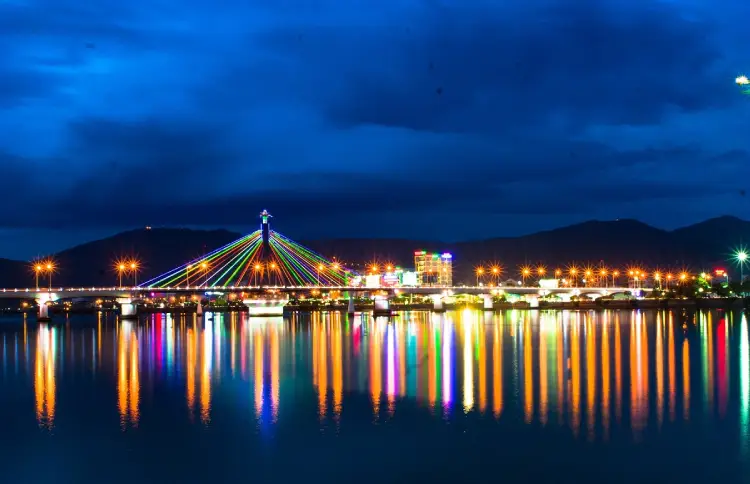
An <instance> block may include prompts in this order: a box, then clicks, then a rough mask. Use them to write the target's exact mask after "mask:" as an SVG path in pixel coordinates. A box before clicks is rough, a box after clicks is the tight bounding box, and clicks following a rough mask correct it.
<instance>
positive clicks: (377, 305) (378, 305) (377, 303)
mask: <svg viewBox="0 0 750 484" xmlns="http://www.w3.org/2000/svg"><path fill="white" fill-rule="evenodd" d="M373 304H374V307H373V310H372V315H373V316H374V317H376V318H377V317H378V316H385V317H391V301H390V299H388V297H386V296H375V297H374V299H373Z"/></svg>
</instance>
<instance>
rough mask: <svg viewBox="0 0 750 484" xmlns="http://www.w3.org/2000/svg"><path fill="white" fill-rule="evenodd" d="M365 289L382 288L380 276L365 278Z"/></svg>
mask: <svg viewBox="0 0 750 484" xmlns="http://www.w3.org/2000/svg"><path fill="white" fill-rule="evenodd" d="M365 287H380V276H379V275H378V274H375V275H370V276H367V277H365Z"/></svg>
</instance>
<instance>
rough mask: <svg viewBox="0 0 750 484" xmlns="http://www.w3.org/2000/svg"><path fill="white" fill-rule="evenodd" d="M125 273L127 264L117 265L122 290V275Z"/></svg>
mask: <svg viewBox="0 0 750 484" xmlns="http://www.w3.org/2000/svg"><path fill="white" fill-rule="evenodd" d="M123 272H125V264H123V263H120V264H118V265H117V275H118V276H119V281H120V288H122V273H123Z"/></svg>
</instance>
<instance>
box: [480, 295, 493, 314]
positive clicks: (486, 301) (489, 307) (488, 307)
mask: <svg viewBox="0 0 750 484" xmlns="http://www.w3.org/2000/svg"><path fill="white" fill-rule="evenodd" d="M480 297H481V298H482V302H483V308H484V310H485V311H494V310H495V301H493V300H492V296H491V295H490V294H482V295H481V296H480Z"/></svg>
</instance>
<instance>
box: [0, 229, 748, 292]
mask: <svg viewBox="0 0 750 484" xmlns="http://www.w3.org/2000/svg"><path fill="white" fill-rule="evenodd" d="M488 230H491V229H490V228H488ZM241 236H242V234H239V233H236V232H230V231H227V230H192V229H178V228H174V229H173V228H154V229H138V230H131V231H127V232H123V233H120V234H117V235H114V236H112V237H108V238H105V239H102V240H96V241H92V242H88V243H85V244H81V245H78V246H75V247H72V248H70V249H67V250H64V251H62V252H59V253H57V254H55V255H54V256H53V257H54V259H55V261H56V265H57V267H58V269H57V272H56V273H55V274H54V275H53V285H54V286H57V287H59V286H84V285H85V286H100V285H114V284H116V283H117V280H118V277H117V272H116V270H115V267H114V264H115V261H116V260H119V259H128V258H137V259H138V260H139V261H141V271H140V273H139V276H138V280H139V282H143V281H146V280H148V279H149V278H151V277H155V276H157V275H159V274H162V273H164V272H166V271H168V270H170V269H172V268H174V267H177V266H179V265H181V264H184V263H185V262H187V261H189V260H192V259H196V258H200V257H201V256H202V255H203V254H206V253H208V252H210V251H212V250H214V249H216V248H218V247H221V246H223V245H225V244H227V243H230V242H232V241H234V240H236V239H238V238H240V237H241ZM746 241H747V242H749V243H750V222H748V221H745V220H741V219H738V218H735V217H718V218H714V219H710V220H706V221H704V222H700V223H697V224H694V225H690V226H687V227H683V228H680V229H677V230H672V231H666V230H661V229H658V228H655V227H652V226H650V225H647V224H644V223H642V222H639V221H637V220H630V219H623V220H615V221H588V222H583V223H580V224H576V225H571V226H568V227H562V228H558V229H554V230H548V231H543V232H538V233H534V234H530V235H524V236H520V237H498V238H490V239H485V240H473V241H467V242H457V243H442V242H439V241H434V240H433V241H430V240H427V239H425V240H407V239H352V238H338V239H328V240H311V241H299V243H301V244H303V245H305V246H307V247H309V248H311V249H313V250H315V251H317V252H320V253H321V254H323V255H324V256H326V257H329V258H331V257H336V258H337V259H338V260H340V261H343V262H344V263H345V264H347V265H350V266H352V267H354V268H355V269H357V268H362V267H363V265H364V264H367V263H369V262H373V261H376V262H379V263H381V264H382V263H384V262H386V261H387V262H391V263H393V264H396V265H401V266H403V267H411V266H412V265H413V258H414V251H415V250H420V249H424V250H427V251H439V252H445V251H447V252H451V253H453V256H454V273H455V276H454V280H455V281H457V282H459V281H464V282H467V283H470V282H473V281H474V275H473V274H474V269H475V268H476V267H477V266H479V265H488V264H489V263H491V262H499V263H500V264H502V266H503V267H504V273H505V275H507V276H509V277H516V276H517V275H518V267H519V266H521V265H530V266H532V267H535V266H537V265H544V266H546V267H547V268H548V269H549V270H552V269H554V268H557V267H560V268H565V267H566V266H567V265H570V264H577V265H578V266H579V267H583V266H584V265H585V264H591V265H592V266H598V265H599V264H604V265H605V266H607V267H617V268H621V269H622V268H625V267H628V266H631V265H639V266H643V267H648V268H654V267H662V268H666V267H671V268H675V269H681V268H686V269H692V270H694V271H698V270H711V269H713V268H716V267H723V268H726V269H730V270H731V269H732V267H730V264H729V263H728V262H727V260H728V259H729V258H730V257H731V252H732V250H733V249H734V248H736V247H739V246H742V244H743V243H744V242H746ZM42 280H43V281H44V282H41V280H40V285H46V281H47V279H46V278H44V279H42ZM133 282H134V279H133V277H132V276H127V277H126V278H124V279H123V283H124V284H132V283H133ZM33 285H34V275H33V272H32V271H31V267H30V263H29V262H24V261H15V260H9V259H2V258H0V287H31V286H33Z"/></svg>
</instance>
